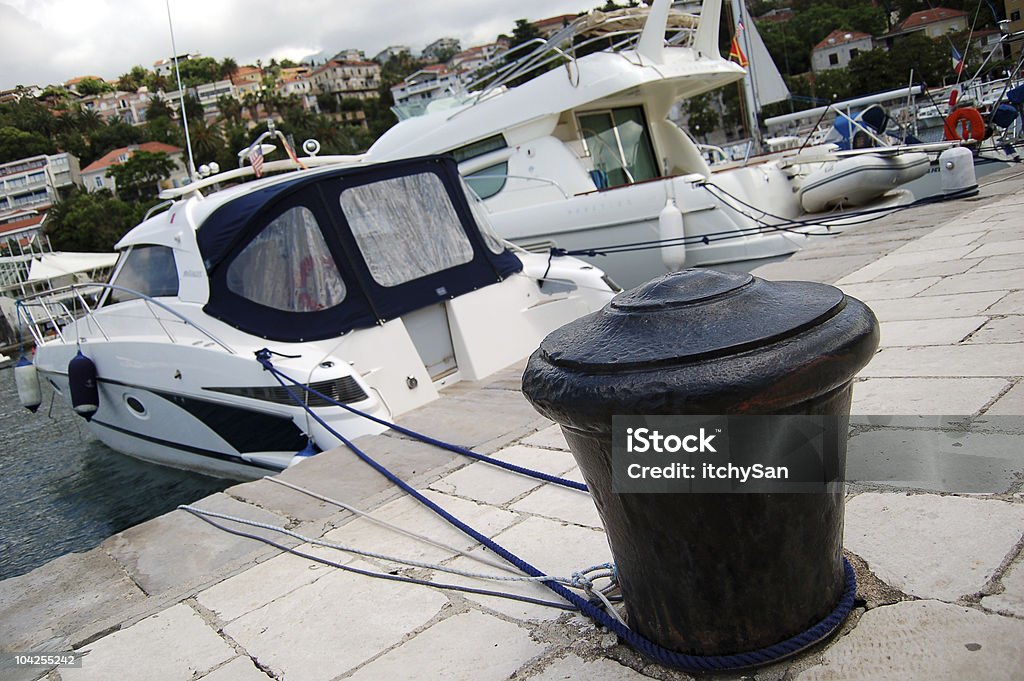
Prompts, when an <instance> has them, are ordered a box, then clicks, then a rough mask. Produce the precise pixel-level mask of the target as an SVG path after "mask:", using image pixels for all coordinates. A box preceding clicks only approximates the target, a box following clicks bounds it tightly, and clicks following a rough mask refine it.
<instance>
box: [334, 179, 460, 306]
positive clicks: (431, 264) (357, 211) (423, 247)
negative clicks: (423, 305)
mask: <svg viewBox="0 0 1024 681" xmlns="http://www.w3.org/2000/svg"><path fill="white" fill-rule="evenodd" d="M341 208H342V210H343V211H344V212H345V218H346V219H347V220H348V223H349V226H350V227H351V229H352V235H353V236H354V237H355V239H356V244H358V246H359V251H360V253H362V256H363V259H364V260H365V261H366V266H367V268H368V269H369V270H370V275H371V276H372V277H373V280H374V281H376V282H377V283H378V284H380V285H381V286H398V285H399V284H404V283H406V282H408V281H413V280H414V279H419V278H420V277H425V276H427V275H429V274H434V273H435V272H441V271H444V270H446V269H449V268H451V267H456V266H458V265H463V264H465V263H467V262H469V261H471V260H472V259H473V245H472V244H471V243H470V241H469V237H467V236H466V232H465V230H464V229H463V227H462V223H461V222H460V221H459V216H458V215H457V214H456V213H455V208H454V206H452V202H451V200H450V199H449V197H448V192H447V191H446V190H445V188H444V185H443V184H442V183H441V180H440V179H439V178H438V177H437V176H436V175H434V174H433V173H418V174H416V175H406V176H404V177H395V178H391V179H388V180H381V181H379V182H373V183H370V184H364V185H359V186H356V187H350V188H348V189H345V190H344V191H343V192H342V193H341Z"/></svg>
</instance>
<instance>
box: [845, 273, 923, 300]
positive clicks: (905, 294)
mask: <svg viewBox="0 0 1024 681" xmlns="http://www.w3.org/2000/svg"><path fill="white" fill-rule="evenodd" d="M940 281H943V279H942V277H920V278H916V279H890V280H889V281H873V282H870V283H864V284H844V285H843V286H841V287H840V288H841V289H842V290H843V292H844V293H845V294H846V295H848V296H853V297H854V298H858V299H860V300H862V301H864V302H871V301H875V300H891V299H893V298H909V297H910V296H914V295H917V294H918V293H921V292H922V291H924V290H925V289H927V288H929V287H931V286H935V285H936V284H938V283H939V282H940Z"/></svg>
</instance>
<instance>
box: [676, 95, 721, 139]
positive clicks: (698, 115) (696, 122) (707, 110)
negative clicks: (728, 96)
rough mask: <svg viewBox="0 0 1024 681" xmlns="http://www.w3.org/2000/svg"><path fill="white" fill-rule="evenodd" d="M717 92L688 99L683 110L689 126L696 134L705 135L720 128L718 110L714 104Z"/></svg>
mask: <svg viewBox="0 0 1024 681" xmlns="http://www.w3.org/2000/svg"><path fill="white" fill-rule="evenodd" d="M714 98H715V94H714V93H711V92H707V93H704V94H702V95H697V96H696V97H691V98H690V99H688V100H686V102H685V103H684V104H683V112H684V113H685V114H686V116H687V127H688V128H689V129H690V130H691V131H692V132H693V134H694V135H699V136H702V137H705V138H706V136H707V135H710V134H711V133H712V132H714V131H715V130H716V129H717V128H718V112H717V111H716V110H715V108H714V106H713V105H712V100H713V99H714Z"/></svg>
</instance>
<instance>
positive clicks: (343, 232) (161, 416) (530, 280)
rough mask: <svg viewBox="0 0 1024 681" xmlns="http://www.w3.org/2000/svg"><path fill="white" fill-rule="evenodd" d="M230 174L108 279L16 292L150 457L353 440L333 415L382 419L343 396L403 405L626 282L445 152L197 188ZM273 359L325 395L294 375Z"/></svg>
mask: <svg viewBox="0 0 1024 681" xmlns="http://www.w3.org/2000/svg"><path fill="white" fill-rule="evenodd" d="M314 161H316V159H306V163H301V162H299V161H298V159H295V158H293V159H292V161H289V162H274V163H278V164H283V165H282V167H285V166H287V167H295V166H297V165H302V166H305V165H314ZM270 165H271V164H270V163H268V164H267V166H270ZM275 167H276V166H275ZM244 170H245V171H247V172H248V173H251V172H252V169H251V168H245V169H244ZM244 174H246V173H245V172H239V171H238V170H235V171H229V173H226V174H224V175H225V176H230V177H237V176H239V175H244ZM218 180H219V181H223V177H220V178H218V177H214V178H210V179H209V180H206V181H201V182H199V183H197V184H195V185H191V186H190V187H189V188H185V189H183V190H182V191H180V192H178V193H180V194H181V196H180V197H178V199H177V200H175V201H173V202H169V203H170V205H169V206H167V207H166V209H165V210H163V212H158V213H157V214H155V215H152V216H149V217H148V218H147V219H146V220H144V221H143V222H142V223H141V224H140V225H139V226H137V227H136V228H135V229H133V230H132V231H131V232H129V233H128V234H127V235H126V236H125V237H124V238H123V239H122V240H121V241H120V243H118V244H117V250H118V251H119V252H120V259H119V261H118V263H117V265H116V268H115V270H114V274H113V277H112V279H111V281H110V283H108V284H88V285H76V286H74V287H72V288H71V289H69V291H66V292H62V293H61V295H60V296H56V295H54V294H52V293H46V294H40V295H37V296H34V297H30V298H27V299H24V300H22V301H21V302H20V311H21V314H22V315H23V318H24V320H25V322H26V323H27V325H28V327H29V328H30V330H31V331H32V333H33V335H34V339H35V342H36V346H37V349H36V356H35V363H34V367H35V370H36V371H37V372H38V376H40V377H42V378H43V379H44V380H45V381H47V382H49V383H50V384H51V385H52V386H53V388H54V389H55V390H56V391H57V392H58V393H60V394H61V395H62V396H63V397H66V398H68V399H69V401H71V402H72V403H73V405H74V407H75V409H76V411H78V412H79V413H82V414H83V415H85V416H87V417H89V418H90V420H89V427H90V429H91V430H92V432H93V433H94V434H95V435H96V436H97V437H98V438H99V439H100V440H102V441H103V442H105V443H106V444H107V445H109V446H110V447H111V448H113V449H116V450H119V451H121V452H124V453H127V454H131V455H133V456H136V457H138V458H141V459H145V460H148V461H152V462H156V463H160V464H166V465H170V466H175V467H180V468H188V469H192V470H197V471H200V472H203V473H208V474H212V475H217V476H223V477H234V478H250V477H256V476H260V475H263V474H266V472H267V471H274V470H280V469H283V468H285V467H286V466H288V465H289V464H290V463H291V462H292V460H293V457H294V456H295V454H296V453H297V452H299V451H300V450H304V449H305V448H306V447H307V444H312V445H314V446H315V448H317V449H320V450H323V449H327V448H329V447H333V446H336V445H337V444H339V439H338V438H337V437H335V436H334V435H333V434H332V433H331V432H329V429H328V428H326V427H325V425H324V424H327V425H328V426H330V428H331V429H333V430H335V431H337V432H338V433H340V434H342V435H344V436H345V437H348V438H353V437H357V436H359V435H363V434H368V433H374V432H379V431H381V430H383V426H381V425H378V424H377V423H374V422H372V421H370V420H367V419H366V418H364V417H362V416H360V415H358V414H355V413H352V412H351V411H349V410H347V409H345V408H343V407H342V406H338V404H335V403H341V404H344V405H347V406H350V407H353V408H355V409H357V410H359V411H361V412H364V413H368V414H371V415H373V416H376V417H379V418H383V419H385V420H389V419H391V418H393V417H395V416H397V415H399V414H402V413H403V412H406V411H409V410H410V409H413V408H415V407H417V406H419V405H422V404H424V403H426V402H429V401H431V400H434V399H435V398H437V396H438V390H439V389H440V388H441V387H443V386H445V385H448V384H450V383H453V382H455V381H458V380H460V379H479V378H482V377H485V376H487V375H488V374H490V373H492V372H494V371H496V370H498V369H500V368H503V367H505V366H507V365H509V364H511V363H513V362H515V361H517V360H519V359H521V358H523V357H525V356H526V355H528V354H529V353H530V352H532V351H533V350H534V349H535V348H536V347H537V345H538V344H539V343H540V341H541V339H542V338H543V337H544V336H545V335H546V334H547V333H548V332H549V331H551V330H553V329H554V328H557V327H558V326H560V325H562V324H564V323H566V322H568V321H570V320H572V319H574V318H576V317H578V316H580V315H582V314H585V313H588V312H590V311H593V310H595V309H598V308H599V307H601V306H602V305H604V304H605V303H606V302H607V301H608V300H609V299H610V298H611V296H612V295H613V293H614V291H613V285H611V284H610V282H609V281H608V280H607V278H606V277H605V276H604V274H603V272H601V271H600V270H598V269H595V268H594V267H592V266H590V265H587V264H585V263H583V262H581V261H579V260H576V259H575V258H570V257H561V258H558V257H556V258H548V257H547V256H542V255H537V254H531V253H526V252H523V251H522V250H521V249H516V248H509V247H508V245H507V244H506V243H504V242H502V241H501V240H500V239H498V238H497V237H496V236H494V234H493V233H492V232H491V230H490V228H489V226H488V225H487V224H486V223H485V222H483V220H484V219H485V213H484V211H482V210H481V209H480V208H479V207H478V206H476V205H474V201H475V199H474V198H473V197H472V195H471V193H470V192H468V191H467V190H466V189H465V185H464V184H463V182H462V180H461V179H460V177H459V175H458V173H457V170H456V166H455V163H454V162H453V161H452V160H451V159H447V158H438V157H425V158H417V159H409V160H402V161H397V162H391V163H383V164H375V165H366V164H360V165H358V166H349V167H345V166H340V167H339V166H338V165H337V164H330V165H327V167H322V168H317V169H307V170H297V171H296V172H290V173H286V174H281V175H276V176H273V177H267V178H263V179H258V180H254V181H252V182H248V183H244V184H241V185H238V186H235V187H231V188H228V189H224V190H221V191H217V192H214V193H212V194H210V195H208V196H202V195H201V194H200V192H199V187H201V186H203V185H212V184H214V183H215V182H217V181H218ZM65 294H73V295H72V299H73V300H74V304H70V303H67V302H66V301H67V296H66V295H65ZM264 351H266V352H264ZM78 355H81V356H82V357H84V358H87V363H88V364H91V365H92V368H89V367H86V369H82V368H81V366H80V365H81V364H82V362H83V360H82V359H81V358H79V357H78ZM268 357H269V358H270V359H271V360H272V363H273V367H274V368H275V369H276V370H277V371H280V372H281V373H282V374H283V375H285V376H288V377H291V378H293V379H295V380H297V381H298V382H299V383H300V384H301V385H305V386H310V387H312V388H314V389H315V390H316V391H317V392H318V393H319V394H313V393H310V394H305V393H304V392H303V390H302V389H301V388H300V387H296V386H291V387H286V385H287V384H285V385H282V384H281V383H280V382H279V381H278V380H277V379H275V376H274V375H273V373H272V372H268V371H266V370H265V365H264V364H262V363H261V361H260V360H261V358H262V359H266V358H268ZM22 369H24V367H19V370H22ZM83 376H84V378H83ZM23 378H25V377H24V376H22V375H21V374H19V387H20V384H21V383H22V382H25V383H28V379H27V378H26V379H25V381H23V380H22V379H23ZM91 385H95V389H94V391H93V392H92V394H91V395H90V394H89V388H90V387H91ZM27 392H31V391H27ZM290 393H292V394H290ZM296 393H297V394H298V395H300V396H301V397H302V399H303V401H304V402H305V403H306V404H305V405H301V404H296V403H295V401H294V400H293V394H296ZM82 395H85V397H84V398H83V397H82ZM23 399H24V396H23ZM35 399H36V400H37V404H38V396H36V397H35ZM306 407H308V411H307V409H306ZM318 419H321V420H322V421H323V423H320V422H318Z"/></svg>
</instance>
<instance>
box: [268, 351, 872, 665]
mask: <svg viewBox="0 0 1024 681" xmlns="http://www.w3.org/2000/svg"><path fill="white" fill-rule="evenodd" d="M257 359H258V360H259V362H260V363H261V364H262V365H263V367H264V368H265V369H266V370H268V371H270V372H271V373H272V374H273V375H274V377H275V378H276V379H277V380H278V382H279V383H280V384H281V385H282V387H284V389H285V391H287V392H288V394H289V395H290V396H291V397H292V399H293V400H295V401H296V403H297V404H299V405H300V406H302V407H303V408H304V409H305V411H306V413H308V414H309V415H310V417H312V418H313V419H314V420H315V421H316V422H317V423H319V424H320V425H321V426H323V427H324V428H326V429H327V430H328V431H329V432H330V433H331V434H332V435H334V436H335V437H337V438H338V439H339V440H340V441H341V442H342V443H344V444H345V446H346V447H348V449H349V450H350V451H351V452H352V453H353V454H355V455H356V456H357V457H358V458H359V459H361V460H362V461H363V462H364V463H366V464H367V465H368V466H370V467H371V468H373V469H374V470H376V471H377V472H378V473H380V474H381V475H383V476H384V477H385V478H386V479H387V480H388V481H390V482H391V483H392V484H394V485H395V486H397V487H398V488H399V489H401V490H402V491H404V492H405V493H406V494H408V495H409V496H411V497H413V498H415V499H416V500H417V501H419V502H420V503H421V504H423V505H424V506H426V507H427V508H429V509H430V510H431V511H433V512H434V513H436V514H437V515H438V516H440V517H441V518H443V519H444V520H445V521H447V522H448V523H449V524H451V525H452V526H453V527H455V528H457V529H458V530H460V531H461V532H463V533H464V534H465V535H467V536H468V537H470V538H471V539H474V540H476V541H477V542H479V543H480V544H482V545H483V546H485V547H486V548H488V549H490V550H491V551H493V552H494V553H495V554H496V555H498V556H500V557H501V558H502V559H504V560H506V561H508V562H509V563H510V564H511V565H514V566H515V567H517V568H518V569H519V570H521V571H522V572H523V573H524V574H527V575H530V576H531V577H543V576H544V575H545V574H546V573H544V572H541V571H540V570H538V569H537V568H536V567H534V566H533V565H531V564H530V563H528V562H526V561H525V560H523V559H522V558H520V557H519V556H517V555H516V554H514V553H512V552H511V551H509V550H508V549H506V548H505V547H504V546H502V545H500V544H498V543H497V542H496V541H494V540H493V539H491V538H490V537H488V536H487V535H485V534H483V533H481V532H480V531H478V530H476V529H475V528H473V527H471V526H469V525H467V524H466V523H464V522H463V521H461V520H459V519H458V518H457V517H455V516H454V515H452V514H451V513H449V512H448V511H446V510H445V509H444V508H442V507H441V506H440V505H438V504H437V503H436V502H434V501H432V500H431V499H429V498H427V497H426V496H425V495H424V494H423V493H421V492H420V491H419V490H417V489H416V488H414V487H412V486H411V485H410V484H409V483H407V482H405V481H404V480H402V479H401V478H399V477H398V476H397V475H396V474H395V473H393V472H392V471H391V470H390V469H388V468H387V467H385V466H384V465H383V464H381V463H380V462H378V461H377V460H376V459H374V458H373V457H371V456H370V455H369V454H367V453H366V452H364V451H363V450H361V449H360V448H359V447H358V446H356V445H355V444H354V443H353V442H352V441H351V440H349V439H348V438H346V437H345V436H344V435H342V434H341V433H339V432H337V431H336V430H334V429H333V428H331V427H330V426H329V425H328V424H327V422H326V421H324V420H323V419H322V418H321V417H320V416H319V415H318V414H317V413H316V412H315V411H313V409H312V408H310V407H309V406H308V405H307V404H306V403H305V402H304V401H303V400H301V399H300V398H298V396H297V395H295V393H294V392H292V390H291V388H290V387H289V386H288V385H287V383H285V381H284V378H283V377H284V375H283V374H281V372H279V371H278V370H277V369H276V368H274V366H273V363H272V362H271V361H270V357H269V352H267V353H262V352H261V353H257ZM289 380H293V379H290V378H289ZM296 386H297V387H302V385H301V384H299V383H297V382H296ZM842 560H843V570H844V574H845V585H844V589H843V594H842V596H841V597H840V599H839V603H838V604H837V605H836V606H835V608H833V609H832V612H830V613H829V614H828V615H826V616H825V617H824V618H823V619H822V620H820V621H819V622H818V623H816V624H815V625H813V626H812V627H810V628H809V629H807V630H806V631H803V632H801V633H799V634H797V635H795V636H792V637H790V638H788V639H786V640H785V641H781V642H780V643H776V644H774V645H771V646H767V647H764V648H760V649H758V650H753V651H749V652H743V653H735V654H730V655H689V654H686V653H679V652H676V651H674V650H669V649H668V648H664V647H662V646H660V645H658V644H657V643H655V642H654V641H651V640H650V639H647V638H645V637H644V636H642V635H641V634H639V633H637V632H636V631H634V630H632V629H630V628H629V627H627V626H626V625H625V624H624V623H622V622H621V621H619V620H617V619H616V617H615V616H614V615H613V614H610V613H608V612H605V610H603V609H602V608H599V607H597V606H596V605H594V604H593V603H591V602H590V601H589V600H588V599H586V598H584V597H582V596H580V595H579V594H577V593H575V592H573V591H570V590H569V589H568V588H567V587H565V586H564V585H562V584H560V583H558V582H556V581H553V580H545V581H542V582H541V584H543V585H544V586H546V587H547V588H548V589H550V590H551V591H553V592H555V593H556V594H558V595H559V596H561V597H562V598H563V599H564V600H566V601H568V602H569V603H571V604H572V605H574V606H576V607H577V608H578V609H579V611H580V612H581V613H583V614H584V615H586V616H587V617H589V618H590V619H591V620H593V621H594V622H595V623H596V624H598V625H600V626H603V627H605V628H606V629H608V630H609V631H611V632H612V633H614V634H615V635H616V636H617V637H618V638H619V639H621V640H622V641H624V642H625V643H626V644H627V645H629V646H630V647H632V648H634V649H636V650H638V651H640V652H641V653H643V654H644V655H646V656H647V657H649V658H650V659H652V660H654V661H655V662H658V663H660V664H663V665H665V666H668V667H675V668H678V669H682V670H684V671H687V672H700V671H730V670H738V669H744V668H748V667H755V666H763V665H767V664H771V663H773V662H778V661H780V660H783V659H785V658H787V657H790V656H792V655H794V654H796V653H799V652H800V651H802V650H804V649H805V648H808V647H809V646H812V645H814V644H815V643H818V642H820V641H822V640H824V639H825V638H827V637H828V636H829V635H830V634H832V633H833V632H835V630H836V629H837V628H838V627H839V625H840V624H842V622H843V621H844V620H845V619H846V617H847V615H849V614H850V611H851V610H853V605H854V599H855V597H856V594H857V578H856V575H855V574H854V572H853V567H852V566H851V565H850V562H849V561H848V560H846V558H845V557H843V559H842Z"/></svg>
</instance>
